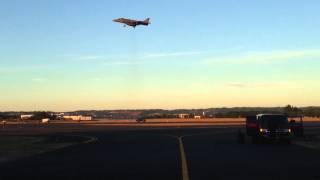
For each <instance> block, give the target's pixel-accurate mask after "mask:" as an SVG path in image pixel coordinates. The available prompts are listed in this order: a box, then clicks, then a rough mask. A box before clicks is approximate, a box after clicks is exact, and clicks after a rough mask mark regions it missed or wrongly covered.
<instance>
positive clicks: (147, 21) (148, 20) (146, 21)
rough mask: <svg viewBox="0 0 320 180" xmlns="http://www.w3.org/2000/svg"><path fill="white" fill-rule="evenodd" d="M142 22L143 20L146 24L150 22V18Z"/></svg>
mask: <svg viewBox="0 0 320 180" xmlns="http://www.w3.org/2000/svg"><path fill="white" fill-rule="evenodd" d="M143 22H145V23H146V24H151V23H150V18H147V19H145V20H144V21H143Z"/></svg>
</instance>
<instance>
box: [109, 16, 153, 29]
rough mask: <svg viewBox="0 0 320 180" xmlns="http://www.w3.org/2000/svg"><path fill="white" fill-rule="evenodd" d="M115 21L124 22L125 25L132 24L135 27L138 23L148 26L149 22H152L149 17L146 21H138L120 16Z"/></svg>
mask: <svg viewBox="0 0 320 180" xmlns="http://www.w3.org/2000/svg"><path fill="white" fill-rule="evenodd" d="M113 21H114V22H118V23H122V24H124V25H123V26H124V27H126V26H132V27H133V28H135V27H136V26H138V25H144V26H148V25H149V24H151V23H150V18H148V19H146V20H144V21H136V20H132V19H125V18H119V19H114V20H113Z"/></svg>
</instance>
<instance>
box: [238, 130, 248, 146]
mask: <svg viewBox="0 0 320 180" xmlns="http://www.w3.org/2000/svg"><path fill="white" fill-rule="evenodd" d="M237 140H238V143H239V144H244V143H245V141H246V137H245V135H244V133H243V132H241V131H240V130H239V131H238V134H237Z"/></svg>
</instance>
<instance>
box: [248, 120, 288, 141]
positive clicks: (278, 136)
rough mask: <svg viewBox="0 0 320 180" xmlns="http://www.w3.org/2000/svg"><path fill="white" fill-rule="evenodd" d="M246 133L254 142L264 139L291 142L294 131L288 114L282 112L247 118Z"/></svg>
mask: <svg viewBox="0 0 320 180" xmlns="http://www.w3.org/2000/svg"><path fill="white" fill-rule="evenodd" d="M246 135H247V136H250V137H251V138H252V142H253V143H260V142H262V141H264V140H272V141H281V142H286V143H288V144H290V143H291V138H292V132H291V127H290V124H289V121H288V118H287V116H285V115H281V114H258V115H256V116H249V117H247V119H246Z"/></svg>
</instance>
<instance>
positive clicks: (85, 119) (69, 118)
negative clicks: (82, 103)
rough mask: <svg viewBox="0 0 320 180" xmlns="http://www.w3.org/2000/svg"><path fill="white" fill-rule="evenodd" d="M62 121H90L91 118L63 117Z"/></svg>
mask: <svg viewBox="0 0 320 180" xmlns="http://www.w3.org/2000/svg"><path fill="white" fill-rule="evenodd" d="M63 119H66V120H73V121H91V120H92V117H91V116H63Z"/></svg>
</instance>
